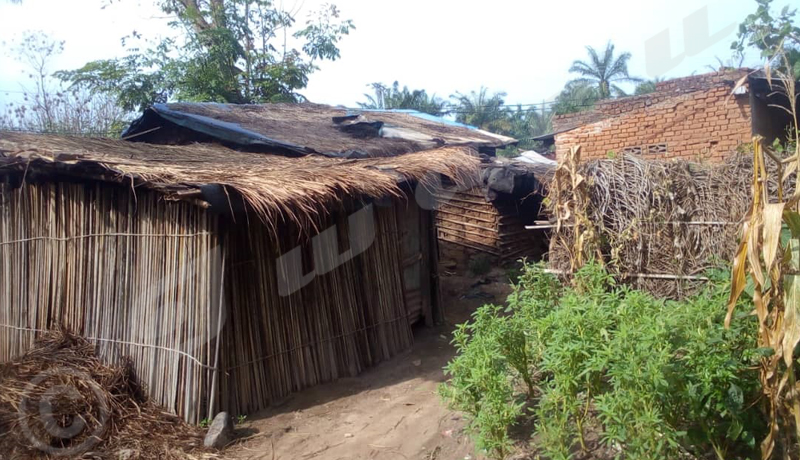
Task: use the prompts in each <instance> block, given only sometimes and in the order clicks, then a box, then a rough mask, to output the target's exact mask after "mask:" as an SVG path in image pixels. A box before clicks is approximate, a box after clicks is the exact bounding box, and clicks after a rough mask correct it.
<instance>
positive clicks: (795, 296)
mask: <svg viewBox="0 0 800 460" xmlns="http://www.w3.org/2000/svg"><path fill="white" fill-rule="evenodd" d="M789 248H790V251H791V254H792V260H791V262H790V263H789V265H790V267H791V268H792V269H793V270H797V267H798V266H799V265H800V240H797V239H792V240H790V241H789ZM785 280H786V281H785V283H784V285H785V288H784V296H785V297H784V298H785V300H784V308H785V310H784V313H783V330H784V332H783V340H782V342H783V343H782V346H783V361H784V363H786V366H787V367H788V366H791V365H792V358H793V356H794V349H795V347H796V346H797V343H798V342H800V276H798V275H785Z"/></svg>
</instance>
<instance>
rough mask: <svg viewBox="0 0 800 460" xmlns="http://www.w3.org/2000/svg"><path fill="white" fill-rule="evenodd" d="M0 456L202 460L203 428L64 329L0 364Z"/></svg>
mask: <svg viewBox="0 0 800 460" xmlns="http://www.w3.org/2000/svg"><path fill="white" fill-rule="evenodd" d="M0 388H2V391H0V452H2V457H3V458H51V457H65V456H66V457H69V458H113V459H117V458H130V459H137V458H142V459H145V458H147V459H150V458H166V459H169V458H209V457H214V456H215V455H214V454H211V453H210V452H207V451H205V449H204V448H203V447H202V445H203V433H202V430H200V429H199V428H195V427H191V426H189V425H186V424H185V423H184V422H183V421H182V420H180V419H179V418H177V417H175V416H173V415H171V414H168V413H166V412H164V411H163V410H162V409H161V408H160V407H158V406H156V405H155V404H154V403H152V402H151V401H148V400H147V398H146V396H145V392H144V391H143V389H142V388H141V386H140V385H139V384H138V383H137V382H136V380H135V379H134V378H133V375H132V372H131V369H130V367H129V366H108V365H105V364H103V363H101V362H100V360H99V359H98V358H97V357H96V356H95V353H94V345H92V344H91V343H89V342H87V341H86V340H84V339H82V338H80V337H77V336H74V335H72V334H70V333H69V332H65V331H53V332H50V333H47V334H45V335H44V336H43V337H42V338H41V339H40V340H39V341H37V343H36V346H35V347H34V348H32V349H31V350H30V351H29V352H28V353H26V354H25V355H23V356H21V357H19V358H17V359H15V360H13V361H12V362H9V363H5V364H2V365H0Z"/></svg>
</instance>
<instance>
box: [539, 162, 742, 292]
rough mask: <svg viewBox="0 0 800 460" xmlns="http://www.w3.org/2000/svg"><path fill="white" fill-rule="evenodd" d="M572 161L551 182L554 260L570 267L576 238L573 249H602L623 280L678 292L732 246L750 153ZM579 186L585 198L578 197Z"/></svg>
mask: <svg viewBox="0 0 800 460" xmlns="http://www.w3.org/2000/svg"><path fill="white" fill-rule="evenodd" d="M578 155H579V153H578ZM575 164H576V166H574V167H573V169H575V171H573V172H571V173H570V172H569V171H562V173H561V175H562V176H564V177H568V180H558V178H557V180H555V181H554V182H553V184H552V186H551V187H550V189H549V201H550V209H551V212H553V214H554V217H555V219H556V220H557V221H558V223H559V225H558V227H557V228H556V230H555V231H554V232H553V237H552V239H551V246H550V263H551V266H552V267H553V268H556V269H560V270H563V271H565V272H569V271H571V270H572V268H573V265H574V262H575V259H576V258H577V256H576V254H575V247H576V242H579V243H581V249H580V250H579V252H582V253H583V254H584V255H585V257H595V258H596V257H597V255H598V254H600V256H601V257H602V259H603V261H604V263H606V265H607V266H608V269H609V270H610V272H611V273H615V274H617V275H618V277H619V278H620V279H621V280H623V281H625V282H628V283H630V284H631V285H633V286H635V287H637V288H640V289H645V290H647V291H650V292H652V293H654V294H656V295H660V296H667V297H674V298H679V297H682V296H684V295H686V294H688V293H690V292H692V291H693V290H694V289H696V288H697V287H698V285H699V284H700V283H702V282H703V272H704V271H705V270H707V269H708V268H711V267H713V266H715V264H717V262H718V261H727V260H730V259H731V257H732V256H733V254H734V253H735V251H736V247H737V243H738V237H739V232H740V228H741V225H740V223H741V221H742V219H743V218H744V215H745V213H746V211H747V207H748V205H749V203H750V195H751V181H752V175H753V169H752V158H751V156H750V155H738V154H737V155H732V156H731V157H729V159H728V160H727V161H726V162H724V163H721V164H707V163H692V162H687V161H675V160H671V161H655V160H645V159H642V158H639V157H634V156H622V157H620V158H616V159H604V160H595V161H590V162H586V163H580V162H576V163H575ZM580 194H582V195H586V197H585V199H582V200H578V199H576V196H578V195H580ZM582 195H581V196H582ZM578 201H580V202H581V203H583V204H581V205H580V206H578V207H576V206H570V203H572V204H573V205H574V204H575V203H576V202H578ZM578 208H580V209H578ZM576 228H577V229H578V231H579V232H580V233H581V235H577V234H576ZM587 245H588V246H590V247H583V246H587Z"/></svg>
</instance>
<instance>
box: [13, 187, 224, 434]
mask: <svg viewBox="0 0 800 460" xmlns="http://www.w3.org/2000/svg"><path fill="white" fill-rule="evenodd" d="M0 200H2V201H0V267H1V268H0V361H8V360H9V359H11V358H12V357H14V356H17V355H20V354H21V353H23V352H24V351H26V350H27V349H28V348H29V347H31V345H32V344H33V340H34V338H35V337H36V336H37V335H38V334H41V333H43V332H44V331H46V330H47V329H50V328H52V327H55V326H56V325H58V324H62V325H64V326H66V327H67V328H69V329H70V330H72V331H73V332H75V333H77V334H79V335H82V336H85V337H87V338H89V339H90V340H91V341H93V342H95V343H96V344H97V348H98V353H99V355H100V356H101V357H103V358H104V359H106V360H108V361H110V362H115V361H118V360H120V359H122V358H123V357H126V358H129V359H130V360H131V361H132V363H133V365H134V367H135V369H136V373H137V377H138V378H139V379H140V381H141V382H142V383H143V384H144V385H145V386H146V387H147V388H148V392H149V394H150V396H151V397H152V398H153V399H154V400H155V401H156V402H158V403H159V404H161V405H163V406H165V407H166V408H167V409H169V410H171V411H173V412H175V413H179V414H182V415H183V416H184V417H185V418H186V419H187V420H189V421H197V420H198V419H199V418H202V417H203V416H204V415H205V414H204V413H203V411H204V408H203V407H201V403H202V402H203V401H204V399H205V398H206V397H207V396H208V395H209V392H210V391H211V388H210V385H211V379H212V374H211V372H210V370H209V367H208V363H209V362H211V353H212V352H213V350H214V345H215V340H216V338H215V337H214V336H213V334H211V332H210V331H211V330H213V329H214V323H215V321H216V318H217V317H218V311H219V305H220V303H219V287H220V284H221V280H220V276H221V273H220V270H219V267H220V266H221V261H220V260H219V257H220V255H219V241H218V237H217V235H216V226H217V223H216V220H215V219H214V218H212V217H211V216H209V215H208V213H206V212H205V211H203V210H201V209H199V208H197V207H194V206H191V205H189V204H187V203H174V202H172V203H166V202H164V201H162V200H160V199H159V197H158V196H157V195H155V194H153V193H138V194H137V195H135V196H134V195H133V194H132V193H131V191H130V190H128V189H126V188H120V187H109V186H102V185H82V184H67V183H45V184H26V185H25V186H23V187H21V188H17V189H13V190H12V189H10V188H9V187H8V186H6V185H3V189H2V193H0Z"/></svg>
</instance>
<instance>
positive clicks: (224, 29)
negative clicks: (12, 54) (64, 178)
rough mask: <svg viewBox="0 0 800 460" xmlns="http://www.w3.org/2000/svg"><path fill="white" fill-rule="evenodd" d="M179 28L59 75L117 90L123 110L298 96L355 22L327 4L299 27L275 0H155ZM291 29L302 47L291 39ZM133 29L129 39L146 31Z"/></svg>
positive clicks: (291, 99) (286, 99)
mask: <svg viewBox="0 0 800 460" xmlns="http://www.w3.org/2000/svg"><path fill="white" fill-rule="evenodd" d="M157 1H158V5H159V6H160V8H161V9H162V10H163V11H164V12H165V13H166V14H169V15H170V16H174V17H175V18H176V19H175V20H174V21H173V22H171V23H170V25H171V26H172V28H173V30H174V31H175V32H176V35H175V36H174V37H170V38H167V39H164V40H162V41H161V42H159V43H157V44H156V45H155V46H151V47H149V48H148V49H145V50H141V49H139V48H136V47H133V48H131V49H130V51H129V53H128V55H127V56H125V57H122V58H119V59H111V60H100V61H93V62H89V63H88V64H86V65H85V66H84V67H82V68H80V69H78V70H75V71H69V72H60V73H59V76H60V77H61V78H63V79H65V80H67V81H69V82H72V83H77V84H83V85H86V86H88V87H90V88H91V89H93V90H96V91H104V92H108V93H111V94H113V95H115V96H116V97H117V98H118V100H119V102H120V104H121V105H122V106H123V107H124V108H125V109H126V110H142V109H143V108H145V107H147V106H149V105H151V104H153V103H154V102H163V101H166V100H169V99H175V98H177V99H181V100H188V101H214V102H233V103H258V102H295V101H300V100H303V99H304V98H303V96H302V95H301V94H300V93H299V90H301V89H303V88H305V87H306V85H307V84H308V77H309V75H310V74H311V73H312V72H314V71H315V70H316V69H317V67H316V63H317V62H318V61H320V60H326V59H327V60H336V59H338V58H339V56H340V55H339V47H338V44H339V41H340V40H341V39H342V37H344V36H345V35H348V34H349V33H350V31H351V30H352V29H353V28H354V25H353V23H352V21H350V20H341V19H340V13H339V10H338V8H336V6H334V5H328V4H326V5H323V7H322V9H321V10H320V11H317V12H314V13H312V14H311V15H309V18H308V20H307V21H306V22H305V25H304V27H302V28H299V29H297V28H296V27H295V17H294V15H293V14H292V13H291V12H287V11H284V10H281V9H279V8H277V7H276V6H275V5H274V4H273V2H272V0H157ZM290 36H291V37H293V38H294V41H296V42H297V43H298V47H297V48H294V47H290V45H289V38H290ZM141 38H142V37H141V36H139V35H138V34H136V33H134V34H133V36H131V37H128V39H141Z"/></svg>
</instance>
